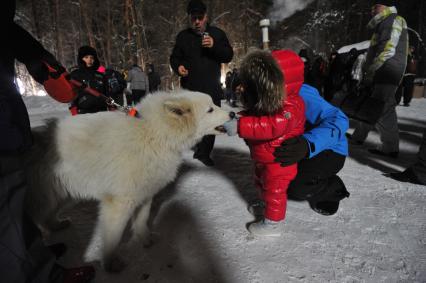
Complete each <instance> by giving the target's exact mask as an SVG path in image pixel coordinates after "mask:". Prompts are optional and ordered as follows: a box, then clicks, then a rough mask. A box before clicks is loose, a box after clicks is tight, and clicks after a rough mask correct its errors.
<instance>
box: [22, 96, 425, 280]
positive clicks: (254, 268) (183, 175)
mask: <svg viewBox="0 0 426 283" xmlns="http://www.w3.org/2000/svg"><path fill="white" fill-rule="evenodd" d="M25 102H26V105H27V106H28V108H29V113H30V119H31V122H32V126H33V127H35V126H39V125H42V124H43V123H44V119H46V118H51V117H64V116H67V115H70V114H69V113H68V110H67V105H65V104H60V103H57V102H55V101H53V100H52V99H51V98H49V97H26V98H25ZM224 104H225V103H224ZM224 108H226V109H231V108H230V107H229V106H228V105H224ZM425 109H426V99H413V101H412V103H411V106H410V107H402V106H399V107H398V108H397V112H398V117H399V127H400V139H401V142H400V146H401V152H400V157H399V158H398V159H389V158H384V157H376V156H372V155H371V154H369V153H368V151H367V148H370V147H374V146H375V145H377V144H378V143H379V137H378V135H377V133H376V132H372V133H370V135H369V137H368V140H367V142H366V145H364V146H356V147H355V146H351V147H350V157H349V158H347V160H346V164H345V167H344V168H343V170H342V171H341V172H340V173H339V176H340V177H341V178H342V179H343V181H344V182H345V184H346V186H347V189H348V191H349V192H350V193H351V196H350V198H348V199H344V200H343V201H342V202H341V203H340V208H339V211H338V212H337V214H335V215H333V216H322V215H319V214H317V213H315V212H314V211H312V210H311V209H310V208H309V206H308V204H307V203H306V202H295V201H289V203H288V207H287V217H286V220H285V224H284V233H283V235H282V237H280V238H276V239H262V238H253V237H252V236H250V234H249V233H248V232H247V230H246V225H247V223H250V222H252V221H254V220H255V219H254V217H253V216H252V215H251V214H250V213H249V212H248V211H247V209H246V208H247V201H248V200H250V199H252V198H253V197H254V196H255V195H256V193H255V189H254V186H253V182H252V170H251V164H252V162H251V160H250V157H249V152H248V148H247V146H246V145H245V143H244V142H243V140H241V139H239V138H237V137H228V136H226V135H223V136H219V137H217V139H216V145H215V149H214V152H213V159H214V160H215V162H216V166H215V167H213V168H208V167H205V166H204V165H203V164H201V163H200V162H199V161H197V160H193V159H192V152H190V151H188V152H185V154H184V161H183V164H182V166H181V168H180V174H179V175H178V177H177V179H176V180H175V182H174V183H173V184H171V185H169V186H168V187H167V188H165V189H164V190H163V191H162V192H161V193H160V194H159V195H158V196H157V197H156V199H155V202H154V204H153V208H152V210H151V217H150V225H151V227H152V231H153V244H152V246H150V247H143V245H142V244H140V245H138V246H136V247H135V246H132V247H127V246H126V245H125V244H124V245H122V249H121V250H120V255H121V256H122V258H123V259H125V260H126V262H127V264H128V266H127V268H126V269H125V270H124V271H123V272H122V273H119V274H108V273H106V272H104V271H103V270H102V269H101V268H100V266H99V264H98V263H95V266H96V269H97V276H96V279H95V282H99V283H100V282H102V283H112V282H126V283H133V282H232V283H233V282H244V283H245V282H266V283H269V282H309V283H310V282H336V283H341V282H348V283H349V282H374V283H377V282H426V237H425V235H426V222H425V220H426V205H425V203H426V186H420V185H412V184H409V183H400V182H397V181H394V180H392V179H390V178H388V177H386V176H384V175H383V173H384V172H391V171H394V170H402V169H404V168H405V167H406V166H409V165H410V164H411V163H412V162H413V161H414V160H415V155H416V152H417V150H418V146H419V144H420V139H421V134H422V131H423V128H424V127H425V125H426V115H425V113H426V111H425ZM352 126H353V125H352ZM352 131H353V128H351V129H350V130H349V132H352ZM82 158H84V157H82ZM164 174H167V172H164ZM63 214H64V215H67V216H70V217H71V218H72V220H73V224H72V226H71V227H69V228H68V229H66V230H63V231H60V232H57V233H55V234H53V235H52V236H51V238H50V239H48V241H49V242H50V243H54V242H60V241H61V242H65V243H66V244H67V246H68V251H67V253H66V254H65V255H64V257H63V258H62V259H61V260H60V262H61V263H62V264H63V265H65V266H68V267H73V266H78V265H81V264H83V261H82V253H83V251H84V249H85V247H86V245H87V244H88V241H89V236H90V234H91V233H92V229H93V223H94V220H95V218H96V203H94V202H83V203H77V204H75V205H71V204H70V205H68V206H67V207H66V208H64V210H63ZM123 242H124V243H125V242H126V237H125V239H123Z"/></svg>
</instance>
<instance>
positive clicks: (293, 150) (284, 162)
mask: <svg viewBox="0 0 426 283" xmlns="http://www.w3.org/2000/svg"><path fill="white" fill-rule="evenodd" d="M308 154H309V146H308V141H307V140H306V139H305V138H304V137H302V136H298V137H295V138H291V139H288V140H286V141H284V142H283V143H282V144H281V146H279V147H277V148H276V149H275V152H274V156H275V161H276V162H279V163H281V166H283V167H284V166H289V165H292V164H294V163H297V162H299V161H300V160H302V159H303V158H305V157H307V156H308Z"/></svg>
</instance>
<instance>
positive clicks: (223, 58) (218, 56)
mask: <svg viewBox="0 0 426 283" xmlns="http://www.w3.org/2000/svg"><path fill="white" fill-rule="evenodd" d="M215 30H216V31H217V32H215V33H214V34H213V35H211V36H212V37H213V40H214V41H213V46H212V47H211V48H210V52H211V54H212V56H213V57H214V59H215V60H216V61H218V62H220V63H229V62H231V60H232V57H233V56H234V51H233V50H232V47H231V45H230V44H229V40H228V37H227V36H226V34H225V32H224V31H222V30H220V29H217V28H216V29H215Z"/></svg>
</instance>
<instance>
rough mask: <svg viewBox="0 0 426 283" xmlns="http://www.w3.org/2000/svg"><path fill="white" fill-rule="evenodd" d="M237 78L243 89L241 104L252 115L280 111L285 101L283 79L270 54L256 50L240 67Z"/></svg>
mask: <svg viewBox="0 0 426 283" xmlns="http://www.w3.org/2000/svg"><path fill="white" fill-rule="evenodd" d="M239 78H240V80H241V83H242V85H243V87H244V92H243V93H242V94H241V102H242V104H243V106H244V108H245V110H246V111H249V112H250V113H253V114H254V115H269V114H274V113H276V112H278V111H279V110H280V109H282V106H283V101H284V100H285V91H284V88H283V83H284V77H283V73H282V72H281V69H280V67H279V66H278V64H277V62H276V61H275V60H274V58H273V57H272V56H271V53H269V52H266V51H261V50H256V51H253V52H251V53H249V54H248V55H247V56H246V57H245V58H244V60H243V62H242V63H241V66H240V74H239Z"/></svg>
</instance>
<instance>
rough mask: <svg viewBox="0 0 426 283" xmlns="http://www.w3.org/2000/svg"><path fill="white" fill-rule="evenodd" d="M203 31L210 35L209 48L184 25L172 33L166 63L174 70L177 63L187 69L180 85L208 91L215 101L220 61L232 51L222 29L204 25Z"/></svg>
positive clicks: (219, 92) (217, 91)
mask: <svg viewBox="0 0 426 283" xmlns="http://www.w3.org/2000/svg"><path fill="white" fill-rule="evenodd" d="M206 32H208V33H209V35H210V36H211V37H212V38H213V40H214V44H213V47H212V48H203V47H202V46H201V35H200V34H198V33H196V32H195V31H194V30H193V29H191V28H188V29H185V30H183V31H181V32H180V33H179V34H178V35H177V37H176V43H175V46H174V48H173V52H172V54H171V56H170V65H171V66H172V68H173V70H174V71H175V72H176V74H177V73H178V67H179V66H180V65H183V66H185V68H186V69H187V70H188V71H189V74H188V76H186V77H182V78H181V85H182V87H183V88H186V89H189V90H193V91H200V92H204V93H207V94H209V95H210V96H211V97H212V98H213V101H215V103H218V102H220V99H221V93H222V89H221V86H220V67H221V66H220V64H221V63H228V62H230V61H231V60H232V57H233V55H234V52H233V50H232V47H231V45H230V44H229V41H228V38H227V37H226V34H225V32H224V31H222V30H221V29H219V28H217V27H213V26H207V27H206Z"/></svg>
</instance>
